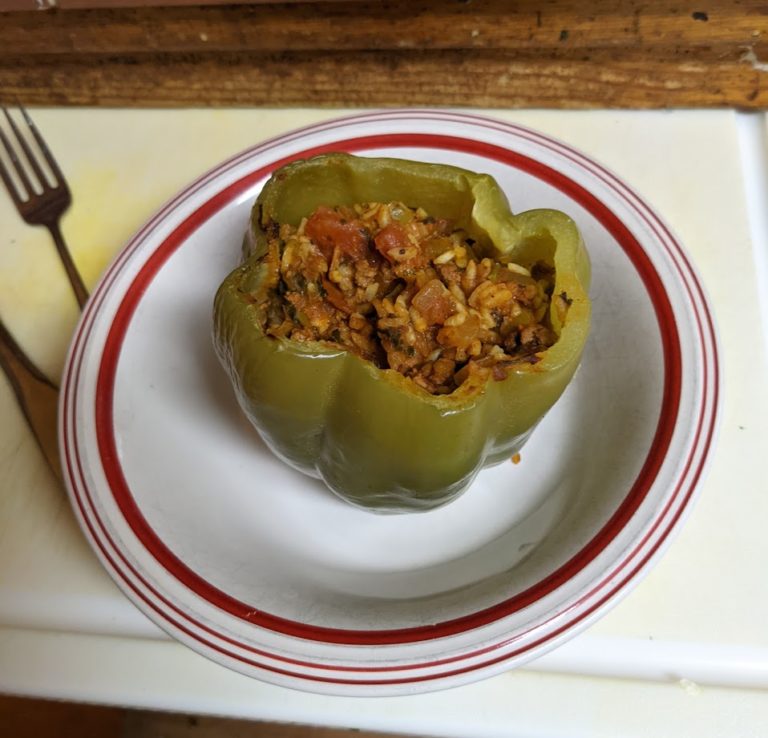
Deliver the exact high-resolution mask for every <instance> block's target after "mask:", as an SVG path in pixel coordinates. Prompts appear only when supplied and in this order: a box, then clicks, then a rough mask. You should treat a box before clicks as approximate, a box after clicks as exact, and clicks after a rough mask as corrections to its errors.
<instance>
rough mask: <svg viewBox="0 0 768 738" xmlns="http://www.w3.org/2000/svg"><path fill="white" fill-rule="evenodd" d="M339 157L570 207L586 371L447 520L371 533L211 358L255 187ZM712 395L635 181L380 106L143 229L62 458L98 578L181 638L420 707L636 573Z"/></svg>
mask: <svg viewBox="0 0 768 738" xmlns="http://www.w3.org/2000/svg"><path fill="white" fill-rule="evenodd" d="M333 150H343V151H348V152H352V153H356V154H359V155H363V156H395V157H401V158H409V159H417V160H421V161H430V162H441V163H450V164H454V165H457V166H460V167H464V168H467V169H471V170H474V171H482V172H488V173H490V174H492V175H493V176H494V177H495V178H496V179H497V180H498V182H499V183H500V184H501V186H502V187H503V188H504V190H505V191H506V193H507V195H508V197H509V201H510V203H511V205H512V209H513V210H514V211H515V212H520V211H523V210H527V209H531V208H539V207H545V208H556V209H559V210H563V211H565V212H566V213H568V214H569V215H571V216H572V217H573V218H574V219H575V220H576V222H577V223H578V225H579V227H580V229H581V231H582V233H583V235H584V239H585V241H586V244H587V247H588V250H589V253H590V255H591V258H592V263H593V284H592V290H591V295H592V300H593V330H592V334H591V336H590V339H589V342H588V345H587V348H586V351H585V354H584V359H583V362H582V365H581V368H580V370H579V372H578V373H577V375H576V378H575V379H574V381H573V382H572V383H571V385H570V386H569V388H568V390H567V391H566V393H565V394H564V395H563V397H562V398H561V400H560V401H559V402H558V403H557V405H556V406H555V408H553V410H552V411H551V412H550V413H549V414H548V415H547V416H546V418H545V419H544V421H543V422H542V423H541V424H540V425H539V427H538V428H537V430H536V431H535V433H534V435H533V437H532V438H531V440H530V441H529V443H528V445H527V446H526V447H525V449H524V450H523V454H522V461H521V462H520V463H519V464H513V463H511V462H510V463H508V464H502V465H500V466H497V467H494V468H492V469H489V470H486V471H484V472H482V473H481V474H480V475H479V477H478V478H477V480H476V482H475V483H474V484H473V486H472V487H471V488H470V490H469V491H467V492H466V493H465V494H464V495H463V496H462V497H461V498H460V499H458V500H457V501H455V502H453V503H451V504H449V505H447V506H445V507H443V508H440V509H438V510H434V511H431V512H427V513H418V514H412V515H394V516H379V515H373V514H370V513H367V512H364V511H362V510H359V509H356V508H353V507H351V506H349V505H347V504H345V503H344V502H342V501H340V500H339V499H337V498H336V497H334V496H333V495H332V494H331V493H330V492H328V491H327V490H326V489H325V488H324V487H323V486H322V484H321V483H319V482H317V481H316V480H313V479H310V478H307V477H303V476H302V475H300V474H298V473H296V472H294V471H293V470H291V469H289V468H288V467H286V466H284V465H283V464H282V463H281V462H280V461H278V460H277V459H276V458H274V457H273V456H272V455H271V454H270V453H269V452H268V451H267V450H266V448H265V447H264V445H263V444H262V443H261V442H260V440H259V438H258V436H257V435H256V433H255V432H254V431H253V430H252V429H251V427H250V426H249V425H248V423H247V422H246V421H245V420H244V418H243V417H242V415H241V413H240V411H239V408H238V406H237V403H236V401H235V398H234V394H233V392H232V389H231V387H230V383H229V380H228V379H227V377H226V375H225V373H224V371H223V370H222V369H221V367H220V366H219V365H218V363H217V360H216V358H215V356H214V352H213V348H212V342H211V306H212V300H213V295H214V292H215V290H216V288H217V287H218V285H219V284H220V282H221V281H222V280H223V278H224V277H225V276H226V275H227V273H228V272H229V271H230V270H231V269H232V268H233V267H234V266H235V265H236V263H237V261H238V258H239V254H240V244H241V240H242V235H243V232H244V230H245V227H246V223H247V220H248V216H249V209H250V205H251V203H252V202H253V200H254V198H255V197H256V194H257V193H258V192H259V190H260V188H261V187H262V185H263V183H264V182H265V180H266V178H267V177H268V176H269V174H270V172H272V171H273V170H274V169H275V168H276V167H278V166H280V165H281V164H284V163H285V162H287V161H290V160H292V159H295V158H302V157H307V156H310V155H312V154H317V153H321V152H327V151H333ZM718 388H719V377H718V352H717V343H716V337H715V331H714V327H713V321H712V316H711V311H710V308H709V306H708V303H707V300H706V298H705V296H704V294H703V292H702V288H701V284H700V282H699V279H698V277H697V275H696V273H695V271H694V269H693V268H692V266H691V263H690V260H689V258H688V256H687V255H686V253H685V251H684V250H683V249H682V248H681V246H680V244H679V243H678V242H677V241H676V240H675V238H674V236H673V235H672V234H671V233H670V231H669V229H668V227H667V226H666V225H665V224H664V223H663V222H662V221H661V219H660V218H659V217H658V216H657V215H656V214H655V213H654V212H653V211H652V210H651V208H649V207H648V205H647V204H645V203H644V202H643V201H642V200H641V199H640V198H639V197H638V196H637V195H636V194H635V193H634V192H633V191H632V190H631V189H630V188H629V187H627V186H626V185H625V184H624V183H623V182H621V180H619V179H618V178H617V177H616V176H614V175H613V174H611V173H610V172H608V171H606V170H605V169H604V168H603V167H602V166H600V165H599V164H598V163H596V162H594V161H592V160H591V159H589V158H587V157H585V156H584V155H582V154H580V153H578V152H577V151H575V150H573V149H572V148H570V147H569V146H566V145H564V144H562V143H559V142H557V141H554V140H552V139H550V138H548V137H546V136H543V135H541V134H538V133H535V132H533V131H531V130H527V129H525V128H521V127H519V126H514V125H508V124H505V123H501V122H498V121H495V120H491V119H486V118H480V117H475V116H469V115H463V114H454V113H447V112H434V111H432V112H431V111H422V112H419V111H403V112H397V111H396V112H384V113H378V114H368V115H359V116H353V117H348V118H343V119H340V120H335V121H332V122H327V123H323V124H320V125H315V126H312V127H309V128H305V129H302V130H299V131H295V132H293V133H289V134H287V135H284V136H281V137H279V138H276V139H273V140H271V141H268V142H266V143H264V144H261V145H259V146H256V147H254V148H252V149H250V150H248V151H246V152H244V153H242V154H240V155H239V156H237V157H235V158H233V159H231V160H230V161H227V162H225V163H224V164H222V165H221V166H219V167H217V168H216V169H215V170H213V171H212V172H210V173H208V174H206V175H205V176H203V177H202V178H201V179H199V180H198V181H196V182H194V183H193V184H191V185H190V186H189V187H188V188H187V189H186V190H184V191H183V192H182V193H180V194H179V195H178V196H177V197H176V198H175V199H174V200H172V201H171V202H170V203H169V204H167V205H166V206H165V207H164V208H163V209H162V210H161V211H160V212H159V213H158V214H157V215H156V216H155V217H154V218H152V220H151V221H149V222H148V223H147V224H146V225H145V226H144V227H143V228H142V229H141V231H139V233H137V234H136V236H135V237H134V238H133V239H132V240H131V241H130V243H128V245H127V246H126V247H125V249H124V250H123V251H122V252H121V253H120V255H119V256H118V258H117V259H116V261H115V262H114V263H113V264H112V266H111V267H110V268H109V270H108V271H107V272H106V274H105V275H104V277H103V278H102V280H101V282H100V284H99V286H98V287H97V289H96V290H95V292H94V294H93V296H92V298H91V300H90V302H89V304H88V306H87V308H86V310H85V313H84V315H83V318H82V321H81V323H80V325H79V327H78V329H77V332H76V334H75V338H74V341H73V344H72V347H71V349H70V354H69V357H68V361H67V365H66V369H65V374H64V382H63V391H62V399H61V413H60V438H61V440H62V444H61V445H62V462H63V468H64V470H65V476H66V481H67V485H68V489H69V493H70V497H71V501H72V504H73V506H74V508H75V511H76V513H77V516H78V519H79V521H80V523H81V525H82V527H83V530H84V531H85V534H86V536H87V537H88V539H89V541H90V543H91V544H92V546H93V548H94V549H95V551H96V553H97V554H98V556H99V558H100V559H101V561H102V563H103V564H104V566H105V567H106V568H107V570H108V571H109V573H110V574H111V575H112V577H113V578H114V579H115V581H116V582H117V583H118V584H119V585H120V587H121V588H122V589H123V591H124V592H125V593H126V595H127V596H128V597H129V598H130V599H131V600H133V602H135V603H136V605H138V607H139V608H141V609H142V610H143V611H144V612H145V613H146V614H147V615H148V616H149V617H150V618H152V619H153V620H154V621H155V622H156V623H157V624H158V625H160V626H161V627H163V628H164V629H165V630H166V631H167V632H168V633H170V634H171V635H172V636H174V637H175V638H177V639H179V640H180V641H182V642H184V643H186V644H188V645H189V646H191V647H192V648H193V649H195V650H196V651H199V652H200V653H202V654H205V655H206V656H208V657H210V658H212V659H213V660H215V661H217V662H219V663H221V664H224V665H226V666H229V667H231V668H233V669H236V670H238V671H240V672H243V673H245V674H249V675H251V676H254V677H258V678H260V679H263V680H265V681H269V682H273V683H276V684H281V685H287V686H291V687H296V688H300V689H304V690H309V691H317V692H327V693H334V694H346V695H352V694H358V695H359V694H368V695H372V694H382V695H383V694H402V693H409V692H421V691H428V690H434V689H438V688H443V687H448V686H454V685H457V684H461V683H464V682H469V681H472V680H476V679H479V678H482V677H485V676H489V675H491V674H494V673H497V672H499V671H503V670H506V669H509V668H512V667H515V666H518V665H520V664H522V663H524V662H526V661H528V660H530V659H532V658H534V657H536V656H538V655H540V654H542V653H543V652H545V651H546V650H548V649H551V648H553V647H554V646H556V645H557V644H559V643H560V642H562V641H563V640H564V639H566V638H568V637H570V636H572V635H574V634H575V633H576V632H578V631H579V630H580V629H582V628H583V627H585V626H586V625H587V624H588V623H590V622H592V621H593V620H594V619H595V618H596V617H598V616H599V615H600V614H601V613H602V612H604V611H605V610H606V608H607V607H608V606H609V605H610V604H612V603H613V602H615V601H616V599H617V598H618V596H619V595H620V594H622V593H624V592H625V591H626V590H627V589H628V588H629V587H630V585H632V584H633V583H635V582H636V581H637V579H638V577H639V576H640V575H641V573H642V572H644V571H645V570H647V568H648V566H649V564H650V563H651V562H652V561H653V560H654V559H655V558H656V556H657V555H658V553H659V552H660V551H661V549H662V548H663V546H664V544H665V543H666V542H667V541H668V539H669V537H670V533H671V532H672V531H673V530H674V529H675V528H676V526H677V525H678V523H679V522H680V520H681V518H682V516H683V515H684V513H685V512H686V510H687V509H688V508H689V506H690V503H691V500H692V498H693V496H694V493H695V490H696V488H697V486H698V484H699V482H700V480H701V475H702V472H703V469H704V467H705V465H706V461H707V457H708V455H709V452H710V449H711V444H712V440H713V434H714V429H715V426H716V420H717V415H718V407H719V403H718Z"/></svg>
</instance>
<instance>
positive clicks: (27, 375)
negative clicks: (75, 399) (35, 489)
mask: <svg viewBox="0 0 768 738" xmlns="http://www.w3.org/2000/svg"><path fill="white" fill-rule="evenodd" d="M0 367H2V368H3V370H4V371H5V374H6V376H7V377H8V380H9V381H10V383H11V387H12V388H13V392H14V394H15V395H16V399H17V400H18V403H19V406H20V407H21V411H22V412H23V413H24V417H25V418H26V419H27V423H28V424H29V427H30V428H31V429H32V433H33V434H34V436H35V440H36V441H37V445H38V446H39V447H40V450H41V451H42V452H43V456H44V457H45V460H46V461H47V462H48V466H50V467H51V470H52V471H53V473H54V474H55V475H56V477H57V478H58V479H61V466H60V464H59V452H58V448H59V446H58V441H57V438H56V413H57V407H58V401H59V391H58V389H57V388H56V386H55V385H54V384H53V383H52V382H51V381H50V380H49V379H48V377H46V376H45V375H44V374H43V373H42V372H41V371H40V370H39V369H38V368H37V367H36V366H35V365H34V364H33V363H32V361H31V360H30V359H29V358H28V357H27V355H26V354H25V353H24V352H23V351H22V350H21V348H20V347H19V345H18V344H17V343H16V341H15V340H14V339H13V336H11V334H10V333H9V332H8V330H7V328H6V327H5V324H4V323H3V321H2V320H0Z"/></svg>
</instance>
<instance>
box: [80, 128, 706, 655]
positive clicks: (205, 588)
mask: <svg viewBox="0 0 768 738" xmlns="http://www.w3.org/2000/svg"><path fill="white" fill-rule="evenodd" d="M408 146H412V147H423V148H433V149H447V150H451V151H463V152H465V153H470V154H475V155H479V156H483V157H486V158H490V159H493V160H496V161H499V162H502V163H504V164H506V165H508V166H512V167H514V168H517V169H519V170H521V171H525V172H527V173H528V174H531V175H533V176H535V177H537V178H539V179H541V180H543V181H545V182H547V183H548V184H550V185H552V186H554V187H556V188H558V189H559V190H561V191H562V192H564V193H565V194H567V195H568V196H569V197H571V198H572V199H573V200H575V201H576V202H578V203H579V204H581V205H582V206H583V207H584V208H585V209H586V210H588V211H589V212H590V213H591V214H592V215H593V216H594V217H595V218H596V219H597V220H598V221H599V222H600V223H601V224H602V225H603V226H604V227H605V228H606V230H608V232H609V233H611V235H612V236H613V237H614V238H615V239H616V241H617V242H618V243H619V244H620V245H621V247H622V248H623V249H624V251H625V252H626V254H627V256H628V257H629V258H630V260H631V261H632V263H633V265H634V267H635V269H636V270H637V272H638V274H639V276H640V278H641V279H642V281H643V283H644V286H645V288H646V290H647V291H648V293H649V296H650V299H651V302H652V304H653V305H654V309H655V311H656V316H657V320H658V323H659V328H660V333H661V339H662V344H663V357H664V377H665V382H664V392H663V402H662V412H661V415H660V418H659V423H658V426H657V430H656V433H655V437H654V440H653V443H652V444H651V448H650V450H649V453H648V456H647V457H646V460H645V462H644V465H643V467H642V470H641V472H640V474H639V475H638V478H637V479H636V481H635V483H634V485H633V486H632V488H631V489H630V491H629V492H628V494H627V496H626V497H625V499H624V501H623V502H622V504H621V505H620V506H619V508H618V509H617V510H616V512H615V513H614V515H613V516H612V518H611V519H610V520H609V521H608V522H607V523H606V525H605V526H604V527H603V528H602V529H601V530H600V531H599V532H598V534H597V535H596V536H595V537H594V538H593V539H592V540H591V541H590V542H589V543H588V544H587V545H586V546H585V547H584V548H583V549H582V550H581V551H580V552H579V553H578V554H576V555H575V556H574V557H573V558H572V559H570V560H569V561H568V562H567V563H566V564H564V565H563V566H562V567H560V568H559V569H558V570H557V571H555V572H553V573H552V574H551V575H550V576H548V577H547V578H546V579H544V580H542V581H541V582H539V583H537V584H536V585H534V586H533V587H531V588H530V589H528V590H526V591H524V592H521V593H519V594H517V595H515V596H514V597H511V598H509V599H507V600H505V601H504V602H501V603H499V604H497V605H494V606H492V607H489V608H486V609H484V610H482V611H479V612H476V613H472V614H470V615H467V616H464V617H461V618H456V619H453V620H449V621H445V622H442V623H438V624H435V625H430V626H424V627H416V628H403V629H393V630H378V631H360V630H351V629H337V628H325V627H320V626H314V625H308V624H305V623H300V622H296V621H292V620H288V619H285V618H281V617H277V616H274V615H271V614H270V613H266V612H264V611H261V610H259V609H258V608H255V607H254V606H253V605H250V604H247V603H243V602H241V601H239V600H236V599H234V598H232V597H230V596H229V595H227V594H226V593H225V592H222V591H221V590H220V589H218V588H216V587H215V586H213V585H212V584H211V583H210V582H208V581H206V580H204V579H203V578H202V577H200V576H199V575H198V574H196V573H195V572H193V571H192V570H191V569H189V568H188V567H187V566H186V565H185V564H184V563H183V562H182V561H181V560H180V559H178V557H176V556H175V555H174V554H173V553H172V552H171V551H170V550H169V549H168V548H167V547H166V546H165V544H164V543H163V542H162V541H161V540H160V539H159V537H158V536H157V534H156V533H155V532H154V531H153V530H152V528H151V526H150V525H149V524H148V522H147V521H146V519H145V518H144V516H143V514H142V513H141V510H140V509H139V507H138V506H137V504H136V502H135V500H134V498H133V496H132V494H131V491H130V489H129V486H128V484H127V481H126V479H125V477H124V475H123V471H122V469H121V467H120V463H119V458H118V454H117V450H116V441H115V437H114V425H113V393H114V383H115V376H116V371H117V366H118V363H119V356H120V350H121V347H122V343H123V340H124V338H125V334H126V332H127V330H128V327H129V325H130V321H131V318H132V316H133V313H134V311H135V309H136V307H137V306H138V304H139V302H140V300H141V297H142V295H143V294H144V292H145V290H146V289H147V288H148V287H149V285H150V284H151V282H152V280H153V279H154V278H155V276H156V275H157V273H158V272H159V270H160V269H161V268H162V266H163V265H164V264H165V263H166V261H167V260H168V259H169V258H170V256H171V255H172V254H173V253H174V252H175V251H176V249H178V248H179V247H180V246H181V245H182V244H183V243H184V242H185V241H186V239H187V238H188V237H189V236H190V235H191V234H192V233H193V232H194V231H195V230H196V229H197V228H199V227H200V226H201V225H202V224H203V223H204V222H206V221H207V220H208V219H209V218H210V217H212V216H213V215H215V214H216V213H218V212H219V211H220V210H221V209H222V208H223V207H225V206H226V205H227V204H228V203H230V202H231V201H232V200H233V199H234V198H236V197H237V196H238V195H240V194H242V193H243V192H245V191H246V190H247V189H249V188H250V187H252V186H253V185H254V184H255V183H257V182H258V181H259V180H261V179H262V178H263V177H264V176H266V175H267V174H268V173H269V172H270V171H271V170H273V169H275V168H277V167H278V166H281V165H282V164H283V163H286V162H287V161H289V160H293V159H297V158H304V157H307V156H312V155H315V154H318V153H323V152H327V151H332V150H344V151H354V152H359V151H366V150H370V149H374V148H393V147H408ZM680 382H681V349H680V345H679V337H678V332H677V326H676V323H675V319H674V315H673V311H672V307H671V304H670V302H669V298H668V296H667V294H666V291H665V290H664V287H663V284H662V282H661V280H660V278H659V276H658V274H657V273H656V271H655V269H654V267H653V264H652V263H651V261H650V259H649V257H648V256H647V254H646V253H645V251H644V250H643V248H642V246H641V245H640V244H639V243H638V241H637V239H636V238H635V237H634V236H633V235H632V233H631V232H630V231H629V230H628V229H627V228H626V226H625V225H624V224H623V223H622V222H621V220H620V219H619V218H618V217H617V216H616V215H615V214H614V213H613V212H612V211H611V210H610V209H609V208H608V207H607V206H605V204H603V203H602V202H600V201H599V200H598V199H597V198H596V197H595V196H594V195H592V194H591V193H590V192H589V191H588V190H586V189H585V188H584V187H582V186H581V185H579V184H578V183H576V182H574V181H573V180H571V179H570V178H568V177H566V176H565V175H563V174H562V173H560V172H557V171H556V170H554V169H552V168H551V167H548V166H547V165H545V164H543V163H541V162H538V161H536V160H534V159H531V158H529V157H527V156H524V155H522V154H519V153H517V152H513V151H510V150H508V149H505V148H502V147H499V146H495V145H493V144H490V143H486V142H482V141H475V140H471V139H464V138H459V137H454V136H438V135H428V134H389V135H376V136H366V137H360V138H354V139H347V140H343V141H336V142H333V143H331V144H326V145H324V146H320V147H315V148H312V149H309V150H305V151H302V152H300V153H298V154H295V155H292V156H290V157H286V158H284V159H280V160H278V161H275V162H273V163H271V164H270V165H268V166H266V167H262V168H260V169H259V170H257V171H255V172H253V173H251V174H249V175H248V176H246V177H244V178H242V179H240V180H238V181H237V182H235V183H233V184H232V185H230V186H229V187H227V188H226V189H224V190H222V191H221V192H220V193H218V194H217V195H216V196H214V197H213V198H211V199H210V200H208V201H207V202H206V203H204V204H203V205H202V206H201V207H200V208H198V209H197V210H196V211H195V212H194V213H192V214H191V215H190V216H189V217H187V218H186V219H185V220H184V221H183V222H182V223H181V224H180V225H179V226H178V227H177V228H176V229H175V230H174V231H173V233H172V234H171V235H170V236H168V237H167V238H166V239H165V240H164V241H163V242H162V243H161V244H160V245H159V246H158V248H157V249H156V250H155V251H154V252H153V253H152V254H151V256H150V257H149V259H148V260H147V261H146V263H145V264H144V266H143V267H142V268H141V270H140V272H139V273H138V275H137V276H136V278H135V279H134V281H133V282H132V284H131V285H130V287H129V288H128V290H127V292H126V294H125V297H124V299H123V301H122V303H121V304H120V306H119V308H118V310H117V313H116V315H115V318H114V321H113V323H112V325H111V327H110V330H109V334H108V337H107V340H106V343H105V348H104V353H103V357H102V362H101V365H100V369H99V376H98V382H97V390H96V407H95V411H96V418H95V419H96V433H97V439H98V445H99V450H100V454H101V457H102V464H103V467H104V471H105V473H106V476H107V479H108V482H109V485H110V488H111V490H112V494H113V496H114V499H115V501H116V503H117V505H118V506H119V508H120V510H121V512H122V514H123V515H124V517H125V520H126V522H127V523H128V524H129V526H130V527H131V529H132V530H133V532H134V533H135V534H136V536H137V537H138V538H139V540H140V541H141V542H142V544H143V545H144V546H145V547H146V549H147V551H148V552H149V553H151V554H152V556H153V557H154V558H155V559H156V560H157V561H158V562H159V563H160V564H161V565H162V566H163V567H164V568H165V569H166V570H167V571H169V572H170V573H171V574H172V575H173V576H174V577H175V578H177V579H178V580H179V581H180V582H182V583H183V584H184V585H185V586H186V587H188V588H189V589H190V590H191V591H193V592H195V593H196V594H197V595H198V596H200V597H202V598H204V599H205V600H207V601H208V602H210V603H211V604H213V605H215V606H217V607H219V608H221V609H222V610H224V611H226V612H228V613H230V614H232V615H235V616H237V617H239V618H242V619H243V620H247V621H249V622H252V623H254V624H256V625H259V626H260V627H264V628H268V629H271V630H275V631H278V632H281V633H285V634H288V635H292V636H298V637H302V638H308V639H311V640H317V641H323V642H329V643H347V644H366V645H373V644H377V645H383V644H395V643H407V642H414V641H420V640H426V639H433V638H438V637H443V636H450V635H455V634H457V633H461V632H464V631H466V630H470V629H473V628H476V627H479V626H482V625H486V624H488V623H491V622H493V621H495V620H497V619H499V618H502V617H504V616H506V615H509V614H511V613H513V612H516V611H518V610H520V609H521V608H523V607H525V606H527V605H530V604H531V603H533V602H535V601H537V600H538V599H540V598H542V597H544V596H545V595H547V594H549V593H551V592H552V591H553V590H555V589H556V588H557V587H559V586H561V585H562V584H563V583H565V582H566V581H568V580H569V579H570V578H572V577H573V576H575V575H576V574H577V573H578V572H579V571H581V570H582V569H583V568H584V566H586V565H587V564H588V563H589V562H590V561H592V560H594V558H595V557H596V556H597V555H599V553H600V552H601V551H602V550H604V549H605V547H606V546H607V545H608V544H609V543H610V541H611V540H613V539H614V538H615V536H616V535H617V534H618V533H619V532H620V531H621V530H622V529H623V527H624V526H625V525H626V523H627V521H628V520H629V519H630V518H631V517H632V515H633V514H634V512H635V511H636V510H637V508H638V506H639V505H640V504H641V503H642V500H643V499H644V497H645V495H646V494H647V491H648V489H649V488H650V486H651V484H652V483H653V480H654V479H655V476H656V474H657V473H658V470H659V468H660V466H661V463H662V462H663V460H664V458H665V455H666V451H667V448H668V445H669V442H670V439H671V436H672V432H673V430H674V427H675V423H676V419H677V413H678V409H679V401H680ZM690 463H692V462H689V464H690ZM614 575H615V572H614Z"/></svg>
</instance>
